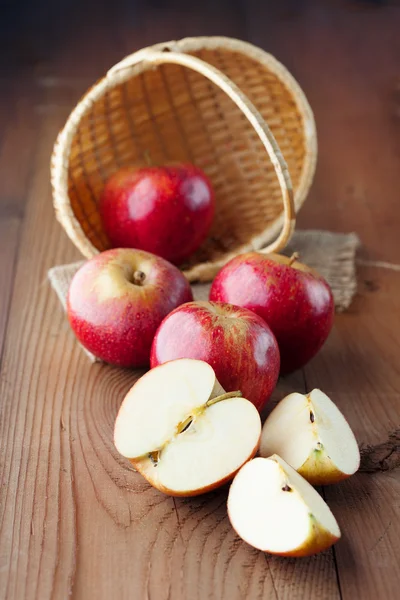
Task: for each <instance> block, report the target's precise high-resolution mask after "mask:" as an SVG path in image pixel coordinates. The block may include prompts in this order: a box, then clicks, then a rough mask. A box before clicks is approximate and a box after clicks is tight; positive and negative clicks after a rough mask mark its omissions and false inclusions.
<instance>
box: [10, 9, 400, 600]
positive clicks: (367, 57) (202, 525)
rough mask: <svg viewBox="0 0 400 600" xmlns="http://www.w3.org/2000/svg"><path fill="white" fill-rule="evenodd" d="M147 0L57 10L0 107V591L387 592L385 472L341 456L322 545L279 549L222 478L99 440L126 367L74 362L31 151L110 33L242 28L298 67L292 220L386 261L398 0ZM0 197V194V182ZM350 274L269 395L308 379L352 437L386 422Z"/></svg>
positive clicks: (380, 358) (91, 69)
mask: <svg viewBox="0 0 400 600" xmlns="http://www.w3.org/2000/svg"><path fill="white" fill-rule="evenodd" d="M131 4H132V6H131ZM147 4H148V6H147ZM165 4H166V3H165V2H157V3H155V2H150V3H142V2H138V3H122V4H121V6H120V7H118V8H116V9H115V11H112V10H111V9H107V10H106V9H104V11H103V12H102V10H103V9H101V10H100V9H99V13H98V14H97V16H96V15H95V17H94V19H93V21H92V22H91V24H90V26H88V28H85V27H81V26H80V25H79V19H78V18H77V17H76V18H75V20H71V25H70V27H71V30H70V33H71V37H70V39H73V42H74V43H73V44H72V43H71V42H70V41H68V35H65V37H64V38H62V37H60V39H58V40H57V43H55V46H54V48H52V53H51V56H50V53H48V57H47V59H46V60H45V61H44V62H43V64H41V65H40V68H39V69H38V71H37V74H36V83H35V82H33V83H32V82H31V83H30V84H29V83H28V82H26V81H24V83H23V84H19V85H23V87H24V89H25V92H24V94H22V95H23V97H24V98H28V103H27V104H25V105H24V106H25V108H24V109H23V110H22V113H21V112H20V113H19V114H20V120H19V126H18V127H19V128H18V127H17V128H16V129H15V131H14V130H11V129H8V130H5V129H4V127H3V126H2V123H3V124H5V123H6V121H1V119H0V126H2V127H3V131H2V133H3V135H2V136H1V139H2V140H4V139H6V140H8V141H7V147H8V148H9V149H10V148H12V149H13V150H12V153H11V154H9V155H7V152H6V150H5V148H6V147H5V146H4V145H3V146H2V147H1V148H0V157H1V158H0V173H1V174H2V177H3V178H5V177H6V176H7V174H9V178H8V180H7V182H6V184H5V187H3V189H5V190H7V193H6V194H5V195H4V197H5V196H7V197H8V198H12V199H13V202H9V203H8V204H7V203H5V204H4V206H14V200H15V206H17V207H18V210H17V212H16V213H14V212H11V213H10V211H9V209H7V210H5V211H3V213H1V210H2V209H1V208H0V264H1V265H2V266H3V269H2V280H1V281H2V284H1V289H0V310H1V313H0V314H1V315H2V319H3V320H2V321H1V322H0V341H1V332H2V331H3V332H5V331H6V334H5V341H4V350H3V359H2V364H1V374H0V403H1V404H0V415H1V417H0V482H1V486H0V535H1V544H0V598H4V599H6V600H22V599H24V600H26V599H29V600H30V599H40V600H47V599H56V600H58V599H60V600H63V599H65V598H68V597H72V598H74V600H75V599H77V600H81V599H82V600H92V598H93V599H94V598H95V599H96V600H103V599H107V600H108V599H109V598H111V597H115V598H119V599H122V600H124V599H132V598H135V599H138V600H142V598H143V599H146V598H150V599H152V600H154V599H155V600H163V599H167V598H170V599H172V600H192V599H196V600H197V599H198V600H205V599H208V598H210V599H213V598H214V599H215V600H224V599H227V600H228V599H229V600H231V599H238V600H248V599H250V600H256V599H265V600H266V599H270V598H271V599H275V598H276V599H279V600H282V599H287V600H296V599H301V598H306V599H307V600H308V599H310V600H314V599H315V600H321V599H324V600H325V599H326V600H333V599H336V598H345V599H347V598H348V599H350V598H352V599H353V598H362V599H363V600H365V599H366V600H368V599H369V598H371V599H372V598H381V597H382V598H388V599H389V600H391V599H392V598H393V599H394V598H396V597H397V588H398V583H399V581H400V572H399V556H400V552H399V551H400V548H399V541H398V540H399V539H400V538H399V534H400V531H399V527H400V526H399V523H400V519H399V516H400V515H399V510H400V509H399V505H398V501H397V498H398V494H399V491H400V489H399V488H400V485H399V483H400V482H399V472H398V471H394V472H392V473H386V474H384V473H382V474H374V475H368V474H359V475H356V476H355V477H353V478H352V479H351V480H349V481H347V482H344V483H342V484H339V485H338V486H332V487H329V488H326V489H325V490H324V495H325V497H326V499H327V501H328V502H329V504H330V506H331V508H332V510H333V511H334V513H335V515H336V516H337V518H338V521H339V524H340V526H341V528H342V532H343V539H342V540H341V541H340V542H339V543H338V544H337V545H336V546H335V549H334V550H333V551H332V550H331V551H328V552H326V553H323V554H321V555H319V556H317V557H313V558H309V559H299V560H295V559H289V560H288V559H279V558H274V557H269V556H267V555H264V554H262V553H259V552H257V551H255V550H253V549H252V548H250V547H249V546H247V545H246V544H244V543H243V542H241V541H240V540H239V539H238V538H237V536H236V535H235V534H234V532H233V531H232V529H231V527H230V525H229V522H228V519H227V516H226V510H225V503H226V494H227V489H223V490H220V491H217V492H214V493H212V494H208V495H206V496H204V497H199V498H194V499H188V500H184V499H179V500H178V499H177V500H173V499H172V498H168V497H165V496H163V495H161V494H159V493H158V492H156V491H154V490H153V489H152V488H150V487H149V486H148V484H147V483H146V482H145V481H144V480H143V479H142V478H141V477H140V476H139V474H137V473H135V472H134V471H133V470H132V468H131V467H130V465H129V463H128V462H127V461H125V460H124V459H123V458H121V457H120V456H119V455H118V454H117V452H116V451H115V449H114V447H113V443H112V430H113V424H114V419H115V416H116V413H117V410H118V407H119V405H120V402H121V400H122V398H123V396H124V394H125V392H126V391H127V389H128V388H129V387H130V386H131V385H132V383H133V382H134V381H135V379H136V378H137V377H138V376H139V375H140V373H132V372H128V371H121V370H118V369H113V368H111V367H107V366H104V365H103V366H100V365H91V364H89V363H88V361H87V359H86V357H85V355H84V354H83V353H82V352H81V350H80V349H79V347H78V346H77V344H76V343H75V341H74V338H73V336H72V334H71V332H70V331H69V328H68V325H67V323H66V320H65V317H64V315H63V313H62V309H61V307H60V305H59V304H58V301H57V299H56V297H55V295H54V294H53V292H52V291H51V290H50V288H49V285H48V283H47V280H46V273H47V270H48V268H50V267H51V266H54V265H55V264H61V263H63V262H67V261H73V260H76V259H78V258H79V255H78V253H77V252H76V250H74V249H73V248H72V246H71V244H70V243H69V241H68V240H67V238H66V236H65V235H64V234H63V233H62V231H61V229H60V227H59V225H58V224H57V223H56V221H55V219H54V214H53V210H52V206H51V195H50V186H49V168H48V161H49V157H50V152H51V149H52V145H53V142H54V139H55V137H56V134H57V132H58V130H59V128H60V127H61V126H62V124H63V122H64V120H65V118H66V116H67V114H68V110H69V107H70V106H71V105H72V104H73V103H74V102H75V101H76V100H77V98H78V96H79V94H80V93H81V92H83V91H84V90H85V87H86V84H87V83H88V84H90V83H91V81H94V80H95V79H96V77H98V76H100V75H101V74H102V73H103V71H104V70H105V69H106V68H107V67H108V66H110V65H111V64H112V63H113V62H115V61H116V60H118V58H120V57H121V55H123V54H124V53H125V52H128V51H129V52H130V51H132V50H134V49H136V48H137V47H140V46H143V45H145V44H147V43H151V42H154V41H160V40H162V39H171V38H174V37H180V36H184V35H193V34H194V35H196V34H200V33H203V34H204V33H206V34H208V33H209V34H212V33H215V34H227V35H237V36H239V37H247V38H248V39H250V40H251V41H254V42H255V43H258V44H259V45H261V46H263V47H264V48H266V49H267V50H269V51H271V52H272V53H274V54H275V55H277V56H278V58H280V59H281V60H282V61H283V62H284V63H285V64H286V65H287V66H288V67H289V68H290V69H291V70H292V71H293V72H294V74H295V76H296V77H297V78H298V79H299V81H300V82H301V83H302V85H303V86H304V88H305V91H306V93H307V95H308V97H309V99H310V101H311V104H312V106H313V107H314V109H315V113H316V118H317V125H318V127H319V134H320V135H319V139H320V159H319V166H318V171H317V177H316V182H315V185H314V188H313V191H312V193H311V195H310V198H309V199H308V200H307V202H306V204H305V207H304V209H303V211H302V213H301V215H300V225H301V226H303V227H304V226H307V227H326V228H330V229H336V230H338V231H341V230H346V231H349V230H355V231H357V232H358V233H359V235H360V236H361V238H362V241H363V244H364V247H363V256H364V258H372V259H382V260H388V261H390V262H400V250H399V245H398V242H397V238H398V220H397V224H396V215H397V217H398V209H397V178H398V170H399V146H398V139H399V138H398V114H397V112H398V98H397V95H396V94H397V92H396V91H395V90H396V89H397V88H396V85H397V83H396V81H397V79H396V78H397V77H398V72H397V66H398V58H399V54H398V51H399V41H398V35H397V32H398V29H399V24H400V21H399V12H398V11H397V10H396V9H395V8H393V7H385V8H382V9H379V10H378V9H377V10H373V11H372V10H370V9H364V8H362V7H361V8H359V9H358V10H357V11H353V10H350V11H349V10H348V8H346V7H347V6H348V5H349V4H350V3H337V2H328V3H324V5H321V3H318V2H314V1H311V0H310V1H307V2H298V3H297V2H283V3H279V5H280V6H279V7H278V6H277V5H274V8H273V9H272V8H271V9H270V8H268V7H267V6H263V7H261V6H260V3H257V2H255V1H254V2H252V1H250V2H246V3H245V2H240V1H238V0H235V2H232V3H229V7H228V8H229V9H230V10H227V4H228V3H227V0H224V2H221V3H220V4H215V3H213V2H208V0H207V1H205V2H204V3H203V6H201V7H194V6H192V5H190V6H189V5H188V4H187V3H183V2H179V1H178V0H176V1H174V2H172V3H171V4H170V5H169V8H165ZM264 4H266V3H264ZM77 15H79V12H77ZM102 20H104V22H102ZM67 29H68V28H67ZM383 29H384V31H385V40H386V42H385V44H383V43H381V41H380V40H381V38H380V36H382V35H383V34H382V31H383ZM73 30H74V31H73ZM72 31H73V34H74V35H73V36H72ZM67 33H68V31H67ZM119 33H120V35H119ZM53 37H55V36H53ZM338 39H340V44H339V43H338ZM371 48H373V49H374V52H373V53H371ZM299 49H301V51H300V50H299ZM29 85H31V88H29ZM38 88H39V92H38ZM38 93H39V96H38ZM0 102H4V100H1V101H0ZM22 105H23V103H22ZM22 105H20V106H22ZM29 106H31V107H33V113H32V114H34V115H35V117H34V120H33V121H32V120H30V117H29V110H30V109H29V110H28V108H29ZM1 114H2V113H1V111H0V115H1ZM32 124H33V126H32ZM35 127H39V131H38V132H37V130H36V133H35V129H34V128H35ZM17 131H19V133H17ZM13 136H14V137H13ZM37 139H38V140H39V146H38V147H37V148H36V146H35V144H36V141H35V140H37ZM13 140H14V141H13ZM21 140H22V142H21ZM29 140H30V142H29ZM29 144H31V145H30V146H29ZM28 146H29V147H30V148H31V151H30V152H28V150H27V148H28ZM19 148H21V152H19V151H18V150H19ZM33 148H36V150H35V151H34V150H33ZM11 156H14V158H15V160H16V161H18V160H21V161H22V162H21V163H20V166H16V165H15V163H14V162H13V161H11ZM8 157H9V158H8ZM29 173H31V174H32V175H31V176H30V175H29ZM30 177H32V178H31V179H30ZM8 186H9V187H8ZM26 196H27V206H26V210H25V209H24V206H25V197H26ZM0 199H1V200H2V204H1V205H3V195H2V194H1V193H0ZM1 205H0V206H1ZM2 214H3V217H1V215H2ZM21 222H22V226H21ZM18 230H19V232H18ZM19 236H20V241H19ZM17 250H18V252H17V253H16V251H17ZM16 256H17V262H16V267H15V268H14V266H13V264H12V261H13V258H14V257H16ZM3 278H4V279H3ZM3 281H4V282H5V284H3ZM359 281H360V285H359V294H358V297H357V299H356V301H355V302H354V304H353V306H352V308H351V310H350V311H349V312H348V313H346V314H344V315H341V316H339V317H337V319H336V323H335V327H334V330H333V332H332V335H331V336H330V339H329V341H328V343H327V345H326V346H325V347H324V349H323V350H322V352H321V353H320V354H319V356H318V357H316V358H315V360H314V361H312V363H310V365H309V366H308V367H307V368H306V369H305V370H304V372H298V373H296V374H294V375H292V376H290V377H287V378H284V379H282V380H281V381H280V383H279V386H278V389H277V391H276V392H275V395H274V399H275V400H278V399H279V398H281V397H282V396H283V395H285V394H286V393H289V392H291V391H294V390H298V391H305V390H310V389H312V388H313V387H321V388H322V389H324V390H325V391H326V392H328V393H330V394H331V395H332V398H333V399H334V400H335V401H336V402H337V403H338V404H339V406H340V407H341V409H342V410H343V411H344V413H345V414H346V416H347V417H348V419H349V421H350V424H351V425H352V427H353V428H354V429H355V433H356V435H357V438H358V440H359V441H363V442H365V443H371V444H375V443H379V442H381V441H384V440H385V435H386V434H387V431H388V430H390V429H393V428H395V427H396V426H398V424H399V423H398V422H399V418H398V412H399V397H400V391H399V389H400V369H399V367H398V360H397V356H398V352H399V347H398V346H399V342H398V340H399V339H400V336H399V333H400V323H399V314H400V313H399V290H400V279H399V274H398V273H394V272H389V271H384V270H380V269H379V270H378V269H373V268H370V267H363V268H362V269H360V271H359ZM7 282H8V283H7ZM10 297H11V302H9V298H10ZM7 306H9V307H10V310H9V314H8V316H7V310H6V307H7ZM3 309H5V312H3ZM6 320H7V323H6ZM5 325H7V329H5Z"/></svg>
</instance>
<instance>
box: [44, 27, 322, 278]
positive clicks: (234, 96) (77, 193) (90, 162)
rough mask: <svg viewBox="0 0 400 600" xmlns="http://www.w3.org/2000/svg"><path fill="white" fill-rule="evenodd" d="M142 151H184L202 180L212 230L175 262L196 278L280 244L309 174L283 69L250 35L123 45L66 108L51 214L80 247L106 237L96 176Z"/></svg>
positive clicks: (305, 138)
mask: <svg viewBox="0 0 400 600" xmlns="http://www.w3.org/2000/svg"><path fill="white" fill-rule="evenodd" d="M147 154H150V155H151V158H152V160H153V161H154V163H158V164H163V163H164V162H168V161H171V160H174V161H189V162H193V163H195V164H196V165H198V166H199V167H201V168H202V169H204V171H205V172H206V173H207V175H208V176H209V177H210V179H211V181H212V183H213V186H214V189H215V193H216V215H215V219H214V224H213V227H212V230H211V232H210V235H209V238H208V239H207V240H206V242H205V243H204V244H203V245H202V247H201V248H200V249H199V250H198V251H197V252H196V253H195V254H194V255H193V256H192V258H191V260H190V262H189V263H188V264H186V265H183V266H182V268H183V270H184V272H185V274H186V276H187V277H188V279H189V280H191V281H194V280H202V281H207V280H209V279H211V278H212V277H213V276H214V275H215V273H216V272H217V270H218V269H219V268H220V267H221V266H222V265H223V264H224V263H225V262H226V261H227V260H229V259H230V258H231V257H232V256H234V255H235V254H238V253H240V252H244V251H247V250H250V249H259V248H261V247H263V246H265V245H266V244H270V245H269V246H268V249H269V250H270V251H276V250H280V249H282V248H283V247H284V246H285V244H286V243H287V241H288V239H289V237H290V235H291V233H292V231H293V227H294V223H295V212H297V210H298V209H299V208H300V206H301V205H302V204H303V202H304V200H305V198H306V195H307V193H308V190H309V187H310V185H311V181H312V178H313V175H314V169H315V163H316V155H317V144H316V133H315V123H314V118H313V115H312V111H311V109H310V107H309V104H308V102H307V100H306V98H305V96H304V94H303V92H302V90H301V89H300V87H299V85H298V84H297V83H296V81H295V80H294V78H293V77H292V76H291V75H290V74H289V73H288V71H287V70H286V69H285V67H283V66H282V65H281V64H280V63H279V62H278V61H277V60H275V59H274V58H273V57H272V56H271V55H270V54H267V53H266V52H264V51H262V50H260V49H258V48H256V47H254V46H252V45H251V44H248V43H245V42H242V41H239V40H235V39H230V38H223V37H199V38H187V39H183V40H181V41H178V42H175V41H173V42H167V43H162V44H156V45H155V46H151V47H148V48H145V49H143V50H140V51H139V52H136V53H134V54H132V55H130V56H128V57H126V58H125V59H124V60H122V61H121V62H120V63H118V64H117V65H115V66H114V67H113V68H112V69H111V70H110V71H109V72H108V73H107V75H106V76H105V77H104V78H103V79H102V80H100V81H99V82H98V83H97V84H96V85H95V86H94V87H92V88H91V89H90V90H89V91H88V93H87V94H86V95H85V96H84V97H83V98H82V100H81V101H80V102H79V104H78V105H77V106H76V108H75V109H74V110H73V112H72V113H71V115H70V117H69V119H68V121H67V123H66V125H65V127H64V129H63V130H62V131H61V133H60V135H59V136H58V139H57V142H56V144H55V147H54V152H53V156H52V164H51V178H52V186H53V197H54V206H55V210H56V214H57V217H58V219H59V221H60V222H61V224H62V225H63V227H64V228H65V230H66V232H67V233H68V235H69V237H70V238H71V240H72V241H73V242H74V244H75V245H76V246H77V247H78V248H79V249H80V251H81V252H82V253H83V254H84V256H85V257H88V258H90V257H91V256H93V255H95V254H96V253H97V252H99V251H102V250H105V249H107V248H109V247H110V245H109V241H108V239H107V237H106V235H105V233H104V231H103V229H102V224H101V219H100V215H99V212H98V204H97V202H98V198H99V196H100V194H101V192H102V189H103V186H104V183H105V181H106V180H107V179H108V177H110V175H111V174H112V173H113V172H114V171H115V170H117V169H118V168H119V167H121V166H123V165H129V164H137V163H142V162H144V159H145V157H146V155H147ZM283 157H284V158H283ZM285 161H286V162H285ZM289 173H290V175H289ZM292 185H293V189H292ZM274 238H275V241H272V240H274Z"/></svg>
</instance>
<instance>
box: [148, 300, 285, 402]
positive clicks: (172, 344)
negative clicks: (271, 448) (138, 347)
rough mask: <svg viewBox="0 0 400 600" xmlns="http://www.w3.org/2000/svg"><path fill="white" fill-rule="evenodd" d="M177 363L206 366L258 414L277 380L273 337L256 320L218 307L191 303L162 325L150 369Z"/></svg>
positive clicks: (243, 312)
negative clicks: (181, 360)
mask: <svg viewBox="0 0 400 600" xmlns="http://www.w3.org/2000/svg"><path fill="white" fill-rule="evenodd" d="M177 358H196V359H199V360H204V361H205V362H207V363H208V364H209V365H211V366H212V368H213V369H214V371H215V374H216V376H217V378H218V381H220V382H221V385H222V386H223V387H224V389H225V390H226V391H228V392H231V391H233V390H241V392H242V394H243V396H244V397H245V398H247V399H248V400H250V401H251V402H253V404H254V405H255V406H256V407H257V408H258V410H261V409H262V408H263V406H264V405H265V403H266V402H267V400H268V398H269V397H270V395H271V394H272V392H273V390H274V388H275V385H276V382H277V379H278V376H279V350H278V345H277V343H276V340H275V337H274V335H273V333H272V332H271V330H270V328H269V327H268V325H267V324H266V323H265V321H263V320H262V319H261V318H260V317H258V316H257V315H256V314H254V313H253V312H251V311H249V310H246V309H245V308H239V307H237V306H232V305H231V304H223V303H219V302H202V301H198V302H190V303H188V304H185V305H183V306H180V307H178V308H177V309H175V310H174V311H172V312H171V313H170V314H169V315H168V316H167V317H166V318H165V319H164V320H163V322H162V323H161V325H160V327H159V328H158V330H157V333H156V335H155V337H154V341H153V345H152V348H151V359H150V364H151V367H156V366H157V365H160V364H162V363H165V362H167V361H169V360H174V359H177Z"/></svg>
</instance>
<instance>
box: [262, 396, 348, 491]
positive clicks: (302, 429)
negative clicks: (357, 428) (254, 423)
mask: <svg viewBox="0 0 400 600" xmlns="http://www.w3.org/2000/svg"><path fill="white" fill-rule="evenodd" d="M275 453H276V454H279V456H282V458H283V459H284V460H285V461H286V462H288V463H289V464H290V465H291V466H292V467H293V468H294V469H296V471H298V473H300V475H302V476H303V477H305V479H307V481H309V482H310V483H312V484H313V485H326V484H330V483H336V482H338V481H341V480H342V479H346V477H350V475H352V474H353V473H355V472H356V471H357V469H358V467H359V466H360V451H359V449H358V445H357V441H356V438H355V437H354V434H353V432H352V430H351V429H350V426H349V424H348V423H347V421H346V419H345V418H344V416H343V415H342V413H341V412H340V410H339V409H338V408H337V406H336V405H335V404H334V403H333V402H332V400H330V399H329V398H328V396H327V395H326V394H324V393H323V392H321V390H317V389H315V390H313V391H312V392H311V393H310V394H308V395H304V394H299V393H294V394H289V395H288V396H286V397H285V398H284V399H283V400H281V401H280V402H279V404H278V405H277V406H276V407H275V408H274V410H273V411H272V412H271V414H270V415H269V417H268V419H267V420H266V422H265V424H264V427H263V430H262V435H261V445H260V454H261V456H264V457H267V456H270V455H271V454H275Z"/></svg>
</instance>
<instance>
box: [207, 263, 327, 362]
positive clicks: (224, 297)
mask: <svg viewBox="0 0 400 600" xmlns="http://www.w3.org/2000/svg"><path fill="white" fill-rule="evenodd" d="M210 300H212V301H218V302H231V303H232V304H236V305H237V306H241V307H243V308H247V309H249V310H252V311H253V312H255V313H256V314H257V315H259V316H260V317H262V318H263V319H264V320H265V321H266V323H268V325H269V326H270V328H271V329H272V331H273V333H274V334H275V337H276V339H277V342H278V346H279V350H280V355H281V373H282V374H285V373H290V372H292V371H295V370H296V369H299V368H300V367H303V366H304V365H305V364H306V363H307V362H308V361H309V360H310V359H311V358H312V357H313V356H314V355H315V354H316V353H317V352H318V350H319V349H320V348H321V346H322V345H323V344H324V342H325V340H326V338H327V337H328V335H329V332H330V330H331V328H332V324H333V319H334V302H333V296H332V292H331V289H330V287H329V285H328V284H327V282H326V281H325V279H324V278H323V277H321V275H319V274H318V273H317V272H316V271H314V270H312V269H310V268H309V267H307V266H306V265H303V264H302V263H300V262H298V261H294V262H293V263H292V264H290V259H289V258H287V257H284V256H280V255H277V254H270V255H263V254H261V253H257V252H250V253H248V254H242V255H240V256H236V257H235V258H233V259H232V260H231V261H229V262H228V263H227V264H226V265H225V266H224V267H223V268H222V270H221V271H220V272H219V273H218V275H217V276H216V278H215V279H214V281H213V284H212V286H211V290H210Z"/></svg>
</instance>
